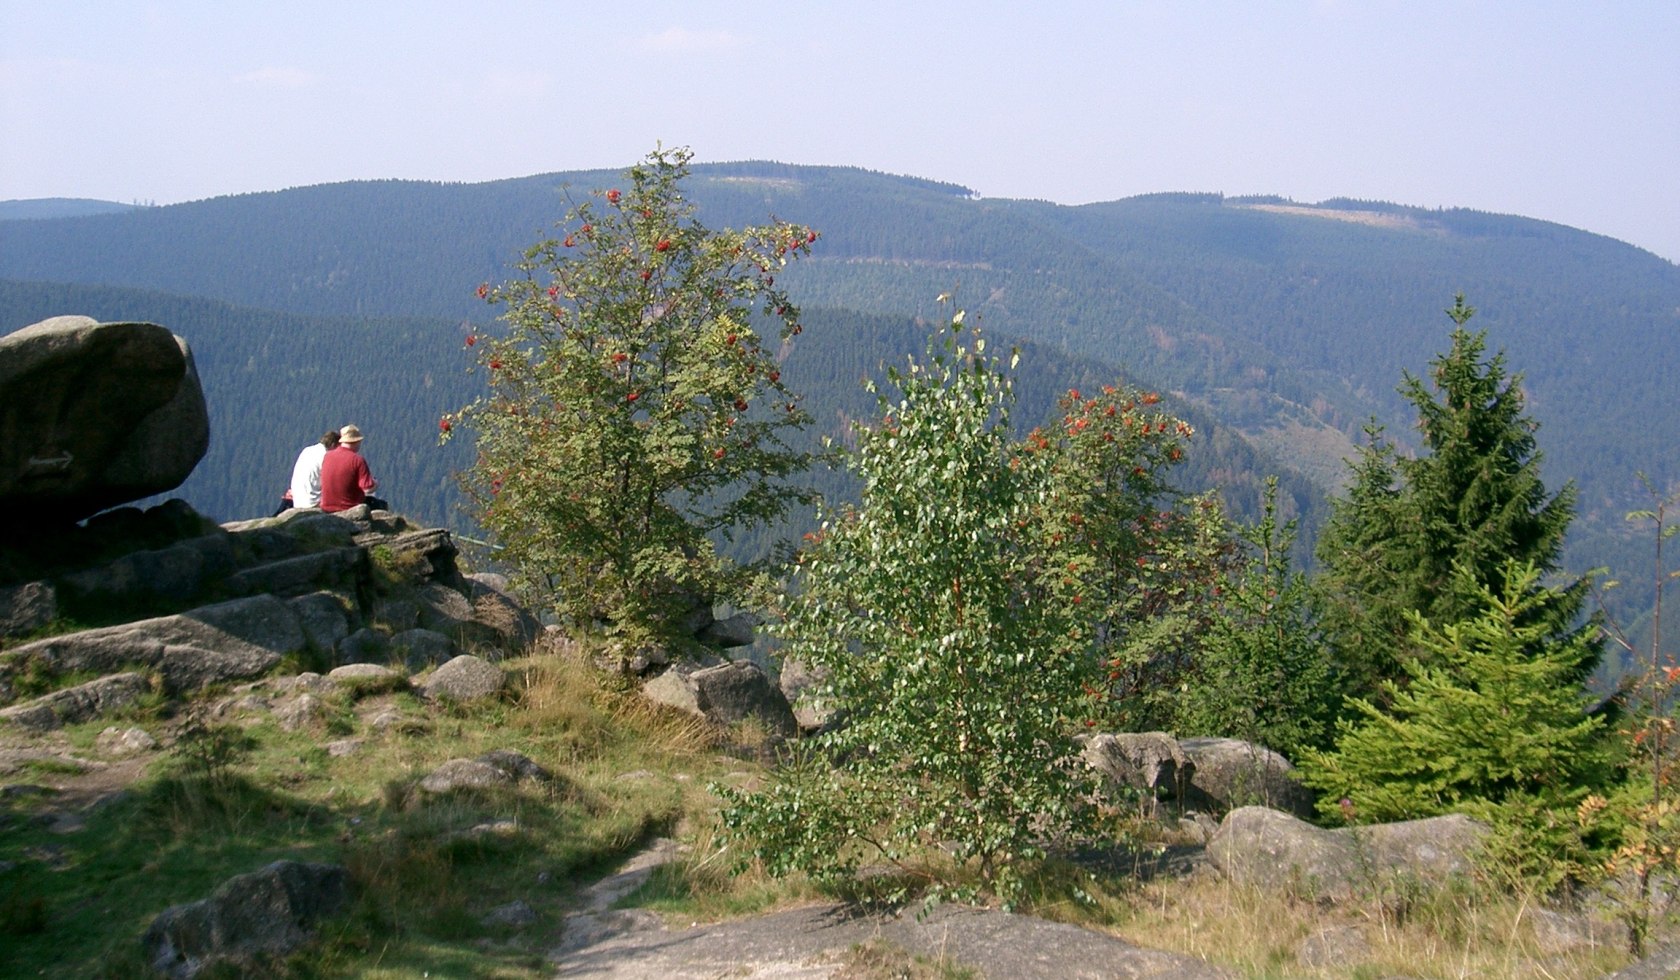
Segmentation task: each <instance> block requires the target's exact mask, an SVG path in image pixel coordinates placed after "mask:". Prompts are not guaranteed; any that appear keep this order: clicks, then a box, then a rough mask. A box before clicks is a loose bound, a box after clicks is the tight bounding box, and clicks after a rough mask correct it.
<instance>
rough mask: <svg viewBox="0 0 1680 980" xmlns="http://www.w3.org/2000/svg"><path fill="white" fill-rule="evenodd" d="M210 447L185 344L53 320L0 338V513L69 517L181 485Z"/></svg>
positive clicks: (156, 331) (150, 327)
mask: <svg viewBox="0 0 1680 980" xmlns="http://www.w3.org/2000/svg"><path fill="white" fill-rule="evenodd" d="M209 446H210V422H209V415H208V413H207V412H206V410H205V406H204V392H203V389H202V387H201V386H200V385H199V381H198V371H197V369H196V368H195V367H194V366H193V360H192V353H191V351H190V350H188V348H187V344H186V341H184V340H182V339H181V338H179V337H176V336H175V335H174V334H171V333H170V332H169V331H168V330H167V329H165V328H163V327H160V326H158V325H157V324H153V323H99V322H96V321H95V320H93V319H91V318H89V317H85V316H60V317H53V318H52V319H50V320H43V321H41V322H40V323H36V324H33V325H31V326H28V327H24V328H23V329H22V330H18V331H15V332H14V333H11V334H8V335H6V336H4V337H0V512H4V513H8V514H13V515H27V519H28V520H29V521H30V522H31V523H32V524H36V525H39V524H69V523H73V522H75V521H77V520H80V519H82V518H84V517H87V516H88V515H90V514H94V513H97V512H98V511H101V510H104V509H105V508H107V507H113V506H116V505H118V504H123V503H127V502H128V501H131V500H139V499H141V498H143V497H148V496H151V495H153V494H158V493H164V492H166V491H168V490H173V489H174V488H176V487H178V486H180V485H181V483H182V481H184V480H186V478H187V476H188V475H189V474H190V473H191V472H192V469H193V467H194V466H196V465H198V461H199V460H201V459H203V458H204V453H205V450H207V449H208V448H209Z"/></svg>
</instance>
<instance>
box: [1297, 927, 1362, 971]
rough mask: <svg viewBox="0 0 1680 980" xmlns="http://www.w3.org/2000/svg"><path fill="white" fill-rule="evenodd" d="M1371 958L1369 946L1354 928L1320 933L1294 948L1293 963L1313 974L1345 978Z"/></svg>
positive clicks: (1331, 929) (1342, 928) (1336, 928)
mask: <svg viewBox="0 0 1680 980" xmlns="http://www.w3.org/2000/svg"><path fill="white" fill-rule="evenodd" d="M1370 955H1371V943H1370V941H1368V940H1367V939H1366V938H1365V934H1364V933H1363V932H1360V931H1359V930H1358V929H1357V928H1355V927H1354V926H1331V927H1329V928H1325V929H1320V930H1318V931H1317V932H1315V933H1313V934H1312V935H1310V936H1308V937H1307V938H1305V939H1303V940H1301V944H1300V945H1299V946H1297V947H1296V948H1295V961H1296V962H1297V963H1300V964H1301V965H1302V966H1305V967H1310V968H1312V969H1314V970H1333V971H1335V972H1336V973H1337V974H1338V975H1342V976H1346V975H1348V974H1350V973H1352V972H1353V967H1354V966H1356V965H1358V964H1359V963H1360V962H1362V961H1363V960H1365V959H1366V958H1367V957H1369V956H1370Z"/></svg>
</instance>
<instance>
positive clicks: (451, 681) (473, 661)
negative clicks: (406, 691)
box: [421, 653, 507, 703]
mask: <svg viewBox="0 0 1680 980" xmlns="http://www.w3.org/2000/svg"><path fill="white" fill-rule="evenodd" d="M506 684H507V676H506V675H505V674H503V673H502V668H500V667H498V666H496V665H495V664H493V663H489V662H488V661H485V660H482V659H480V658H478V657H475V656H473V655H472V654H470V653H469V654H462V655H461V656H459V657H456V658H455V659H453V660H451V661H449V662H448V663H446V664H444V665H443V666H442V667H439V668H438V669H437V670H435V671H433V672H432V675H431V676H430V677H428V678H426V680H425V683H424V684H423V685H422V686H421V691H422V693H424V694H425V695H426V697H428V698H445V699H448V700H450V701H456V702H460V703H466V702H469V701H478V700H482V699H484V698H493V697H496V696H498V695H499V694H501V692H502V688H503V687H504V686H506Z"/></svg>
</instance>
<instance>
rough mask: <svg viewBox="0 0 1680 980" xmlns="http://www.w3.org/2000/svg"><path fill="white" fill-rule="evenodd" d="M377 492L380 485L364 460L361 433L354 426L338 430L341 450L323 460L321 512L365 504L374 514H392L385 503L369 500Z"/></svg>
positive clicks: (373, 498)
mask: <svg viewBox="0 0 1680 980" xmlns="http://www.w3.org/2000/svg"><path fill="white" fill-rule="evenodd" d="M377 489H379V481H378V480H375V479H374V478H373V473H372V472H371V471H370V470H369V469H368V464H367V460H365V459H363V458H362V430H361V429H358V428H357V427H356V426H354V425H347V426H345V427H344V428H342V429H339V430H338V448H336V449H333V450H331V451H329V452H328V453H327V454H326V455H325V456H324V457H322V459H321V509H322V510H324V511H326V512H327V513H329V514H331V513H336V512H338V511H341V510H349V509H350V508H352V507H355V506H357V505H358V504H364V503H365V504H367V505H368V506H369V507H370V508H372V509H374V510H390V509H391V506H390V505H389V504H387V503H386V502H385V501H383V500H381V499H380V498H378V497H370V496H368V494H369V493H371V492H372V491H374V490H377Z"/></svg>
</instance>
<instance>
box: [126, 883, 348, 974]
mask: <svg viewBox="0 0 1680 980" xmlns="http://www.w3.org/2000/svg"><path fill="white" fill-rule="evenodd" d="M349 904H350V874H349V872H348V871H346V870H345V869H344V868H343V867H340V866H338V865H332V864H306V863H302V862H298V861H276V862H274V863H273V864H270V865H269V866H267V867H266V868H263V869H262V870H260V871H254V872H251V873H250V874H243V875H238V876H236V877H234V878H230V879H228V880H227V881H226V882H224V883H222V885H221V886H220V887H218V888H217V889H216V890H215V892H213V893H212V894H211V895H210V897H208V898H205V899H201V900H199V901H197V902H193V903H191V904H188V905H175V906H171V907H170V908H168V909H166V910H164V912H163V913H162V914H161V915H159V916H158V917H157V918H156V919H154V920H153V921H152V924H151V925H150V926H149V927H148V928H147V929H146V934H145V937H144V939H143V942H144V945H145V950H146V959H147V961H148V962H149V963H150V964H151V965H152V968H153V969H154V970H156V971H158V972H159V973H161V974H163V975H165V976H168V977H171V978H187V977H195V976H197V975H198V974H199V973H201V972H203V971H204V970H206V969H208V968H209V967H211V966H218V965H219V966H223V967H231V968H234V969H238V970H240V971H241V972H245V971H255V973H261V972H264V967H265V966H266V965H267V964H268V962H269V961H270V959H271V958H273V957H279V956H284V955H285V954H286V953H289V952H291V951H292V950H294V949H296V948H298V947H299V946H301V945H303V943H305V942H307V941H308V940H309V939H310V938H311V936H312V935H313V930H314V926H315V924H316V923H317V922H319V921H320V920H322V919H325V918H329V917H331V916H335V915H338V914H339V913H341V912H343V911H344V910H345V909H346V908H348V907H349ZM246 975H254V973H249V972H248V973H246Z"/></svg>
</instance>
